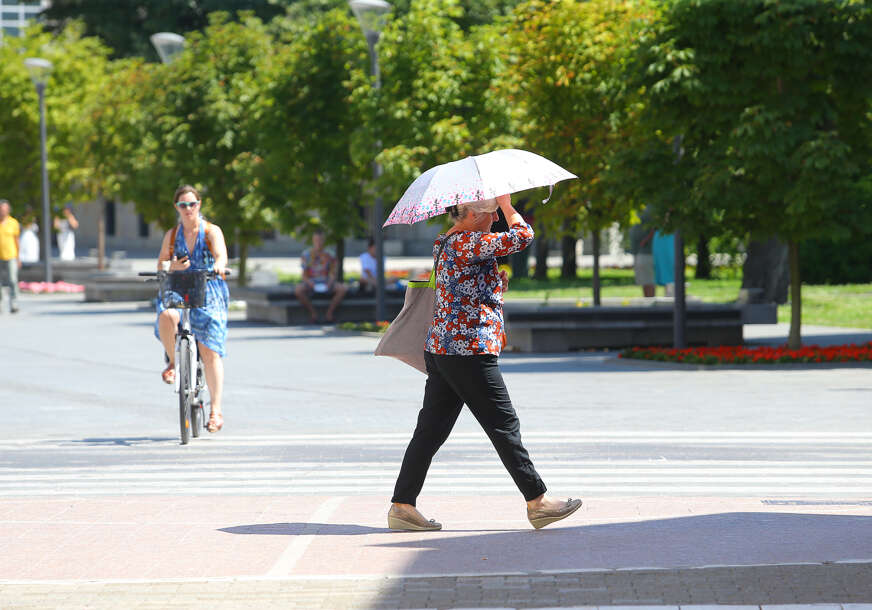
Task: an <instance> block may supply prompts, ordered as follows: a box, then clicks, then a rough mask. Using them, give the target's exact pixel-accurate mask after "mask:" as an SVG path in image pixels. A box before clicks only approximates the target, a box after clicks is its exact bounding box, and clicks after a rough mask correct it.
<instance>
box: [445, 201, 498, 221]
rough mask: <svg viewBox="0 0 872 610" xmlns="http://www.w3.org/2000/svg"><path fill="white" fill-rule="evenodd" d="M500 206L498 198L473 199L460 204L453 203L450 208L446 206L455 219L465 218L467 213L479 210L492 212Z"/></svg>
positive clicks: (487, 212) (480, 211)
mask: <svg viewBox="0 0 872 610" xmlns="http://www.w3.org/2000/svg"><path fill="white" fill-rule="evenodd" d="M499 207H500V206H499V205H498V204H497V200H496V199H482V200H480V201H472V202H470V203H461V204H460V205H453V206H451V207H449V208H446V210H447V211H448V215H449V216H450V217H451V218H453V219H454V220H461V219H462V218H465V217H466V215H467V214H469V213H470V212H478V213H479V214H481V213H486V214H490V213H493V212H496V211H497V209H498V208H499Z"/></svg>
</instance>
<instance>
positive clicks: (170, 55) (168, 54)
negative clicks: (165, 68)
mask: <svg viewBox="0 0 872 610" xmlns="http://www.w3.org/2000/svg"><path fill="white" fill-rule="evenodd" d="M149 40H151V44H153V45H154V48H155V50H156V51H157V54H158V56H159V57H160V60H161V62H163V63H165V64H171V63H173V60H174V59H175V58H176V56H177V55H178V54H179V53H181V52H182V49H184V48H185V38H184V37H183V36H179V35H178V34H174V33H172V32H158V33H157V34H152V35H151V36H150V37H149Z"/></svg>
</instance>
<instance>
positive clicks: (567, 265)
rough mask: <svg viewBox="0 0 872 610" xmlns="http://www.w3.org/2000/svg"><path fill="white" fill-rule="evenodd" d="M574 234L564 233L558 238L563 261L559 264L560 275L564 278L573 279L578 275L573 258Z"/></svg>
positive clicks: (575, 238)
mask: <svg viewBox="0 0 872 610" xmlns="http://www.w3.org/2000/svg"><path fill="white" fill-rule="evenodd" d="M577 241H578V238H577V237H576V236H575V235H564V236H563V237H562V238H561V239H560V254H561V256H562V258H563V263H562V264H561V266H560V277H562V278H563V279H565V280H574V279H575V278H576V277H577V276H578V264H577V263H576V260H575V242H577Z"/></svg>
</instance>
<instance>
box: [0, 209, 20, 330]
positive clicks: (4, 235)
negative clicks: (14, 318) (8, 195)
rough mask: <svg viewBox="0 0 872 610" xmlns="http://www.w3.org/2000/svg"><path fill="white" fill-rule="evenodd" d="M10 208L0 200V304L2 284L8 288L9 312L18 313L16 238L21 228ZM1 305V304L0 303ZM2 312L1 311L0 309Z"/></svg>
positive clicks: (18, 264) (18, 262)
mask: <svg viewBox="0 0 872 610" xmlns="http://www.w3.org/2000/svg"><path fill="white" fill-rule="evenodd" d="M10 212H11V206H10V205H9V202H8V201H7V200H6V199H0V302H2V299H3V284H6V285H7V286H9V311H10V312H11V313H17V312H18V269H19V267H21V260H19V258H18V236H19V235H20V234H21V227H20V226H19V225H18V221H17V220H15V219H14V218H12V216H11V215H10ZM0 304H2V303H0ZM0 311H2V309H0Z"/></svg>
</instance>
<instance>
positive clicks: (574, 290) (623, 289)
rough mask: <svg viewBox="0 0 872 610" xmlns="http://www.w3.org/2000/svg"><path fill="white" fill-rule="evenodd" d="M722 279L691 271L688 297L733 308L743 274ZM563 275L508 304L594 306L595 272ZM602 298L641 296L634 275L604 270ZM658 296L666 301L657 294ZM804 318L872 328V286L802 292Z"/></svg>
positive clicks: (529, 286) (522, 288)
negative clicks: (556, 302)
mask: <svg viewBox="0 0 872 610" xmlns="http://www.w3.org/2000/svg"><path fill="white" fill-rule="evenodd" d="M719 273H720V275H721V276H722V277H720V278H718V279H712V280H696V279H694V278H693V272H692V270H688V278H687V294H688V296H694V297H698V298H700V299H702V300H703V301H705V302H707V303H731V302H733V301H735V300H736V296H737V295H738V294H739V287H740V286H741V284H742V279H741V276H740V274H739V272H738V270H726V271H724V270H721V271H720V272H719ZM558 275H559V271H558V270H556V269H551V270H549V279H548V281H539V280H533V279H526V278H524V279H517V278H515V279H513V280H512V281H511V282H510V285H509V292H508V293H507V294H506V298H507V299H536V300H540V301H546V300H549V299H556V298H570V299H577V300H579V301H580V302H582V303H583V304H585V305H589V304H590V303H591V301H592V299H593V289H592V288H591V286H592V271H591V270H590V269H582V270H579V272H578V277H577V278H576V279H574V280H564V279H560V278H559V277H558ZM600 275H601V285H602V293H601V294H602V297H603V298H604V299H607V298H620V299H629V298H635V297H641V296H642V289H641V288H640V287H639V286H636V285H635V284H634V283H633V271H632V270H631V269H603V270H602V271H601V273H600ZM657 294H658V295H659V296H662V295H663V289H662V288H658V290H657ZM802 318H803V323H805V324H818V325H821V326H845V327H851V328H872V284H845V285H841V286H809V285H804V286H803V287H802ZM778 321H779V322H789V321H790V305H789V304H787V305H782V306H780V307H779V308H778Z"/></svg>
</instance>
